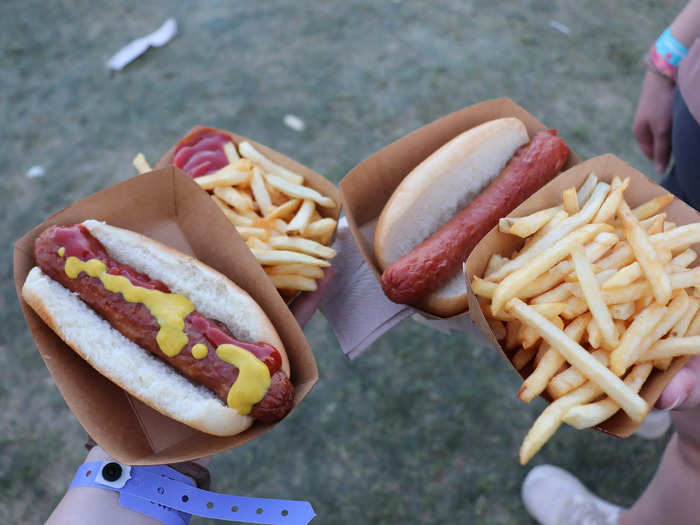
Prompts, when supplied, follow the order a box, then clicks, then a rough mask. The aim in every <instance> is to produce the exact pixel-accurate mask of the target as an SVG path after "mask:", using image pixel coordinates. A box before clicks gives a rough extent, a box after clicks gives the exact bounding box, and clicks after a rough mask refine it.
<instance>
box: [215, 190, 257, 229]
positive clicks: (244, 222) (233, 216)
mask: <svg viewBox="0 0 700 525" xmlns="http://www.w3.org/2000/svg"><path fill="white" fill-rule="evenodd" d="M212 200H213V201H214V202H215V203H216V205H217V206H218V207H219V209H220V210H221V211H222V212H223V213H224V215H225V216H226V218H227V219H228V220H229V221H230V222H231V224H233V225H234V226H253V220H252V219H251V218H249V217H244V216H243V215H238V214H237V213H236V212H235V211H233V210H232V209H231V208H229V207H228V206H227V205H226V203H225V202H224V201H222V200H221V199H219V198H218V197H217V196H216V195H212Z"/></svg>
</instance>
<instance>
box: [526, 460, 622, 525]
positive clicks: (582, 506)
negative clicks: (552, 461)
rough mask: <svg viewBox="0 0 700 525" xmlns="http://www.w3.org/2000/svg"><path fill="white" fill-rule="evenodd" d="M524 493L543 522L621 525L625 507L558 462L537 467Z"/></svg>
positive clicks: (547, 524) (530, 509) (545, 524)
mask: <svg viewBox="0 0 700 525" xmlns="http://www.w3.org/2000/svg"><path fill="white" fill-rule="evenodd" d="M520 492H521V495H522V498H523V503H524V504H525V508H526V509H527V511H528V512H529V513H530V516H532V517H533V518H534V519H535V520H537V521H538V522H539V523H540V524H541V525H617V522H618V518H619V516H620V511H621V510H622V507H618V506H617V505H613V504H612V503H608V502H607V501H604V500H602V499H600V498H599V497H598V496H596V495H595V494H593V493H592V492H591V491H589V490H588V489H587V488H586V487H584V486H583V484H582V483H581V482H580V481H579V480H578V479H576V478H575V477H574V476H573V475H571V474H569V473H568V472H567V471H566V470H564V469H560V468H559V467H555V466H554V465H539V466H537V467H535V468H533V469H532V470H531V471H530V472H529V473H528V475H527V476H526V477H525V481H523V486H522V488H521V491H520Z"/></svg>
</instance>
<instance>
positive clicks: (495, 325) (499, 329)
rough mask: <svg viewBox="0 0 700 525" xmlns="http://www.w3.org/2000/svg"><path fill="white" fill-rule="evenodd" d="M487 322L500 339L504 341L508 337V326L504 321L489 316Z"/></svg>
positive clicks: (495, 335)
mask: <svg viewBox="0 0 700 525" xmlns="http://www.w3.org/2000/svg"><path fill="white" fill-rule="evenodd" d="M486 322H487V323H488V324H489V328H491V331H492V332H493V335H494V337H496V339H497V340H498V341H503V340H504V339H505V338H506V327H505V325H504V324H503V321H500V320H498V319H494V318H492V317H489V318H488V319H487V320H486Z"/></svg>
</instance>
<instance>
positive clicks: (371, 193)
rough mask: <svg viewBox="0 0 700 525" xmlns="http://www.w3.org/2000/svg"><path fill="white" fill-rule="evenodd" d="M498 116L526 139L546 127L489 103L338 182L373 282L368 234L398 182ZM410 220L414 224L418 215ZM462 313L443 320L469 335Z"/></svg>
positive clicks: (506, 104)
mask: <svg viewBox="0 0 700 525" xmlns="http://www.w3.org/2000/svg"><path fill="white" fill-rule="evenodd" d="M502 117H517V118H519V119H520V120H521V121H522V122H523V123H524V124H525V127H526V128H527V132H528V135H529V136H530V137H532V136H533V135H534V134H535V133H537V132H539V131H544V130H546V129H548V128H547V126H545V125H544V124H542V123H541V122H540V121H539V120H537V119H536V118H535V117H534V116H532V115H531V114H530V113H528V112H527V111H526V110H525V109H523V108H521V107H520V106H518V105H517V104H515V103H514V102H513V101H512V100H510V99H507V98H499V99H494V100H489V101H486V102H481V103H479V104H475V105H473V106H469V107H467V108H464V109H461V110H459V111H456V112H455V113H452V114H450V115H447V116H446V117H442V118H441V119H439V120H436V121H434V122H432V123H430V124H428V125H426V126H423V127H422V128H420V129H418V130H416V131H414V132H413V133H410V134H408V135H406V136H404V137H402V138H400V139H399V140H397V141H396V142H394V143H392V144H390V145H389V146H387V147H385V148H384V149H382V150H380V151H378V152H377V153H375V154H374V155H372V156H371V157H369V158H367V159H366V160H364V161H363V162H362V163H361V164H359V165H357V166H355V168H353V169H352V171H350V173H348V174H347V175H346V176H345V177H344V178H343V180H342V181H341V182H340V194H341V197H342V200H343V206H344V207H345V214H346V216H347V219H348V224H349V226H350V230H351V231H352V234H353V236H354V238H355V242H356V243H357V245H358V246H359V248H360V251H361V252H362V256H363V257H364V260H365V261H366V262H367V264H368V265H369V267H370V268H371V269H372V272H373V273H374V275H375V276H376V277H377V280H380V279H381V274H382V272H381V270H380V268H379V265H378V264H377V260H376V258H375V254H374V248H373V238H374V230H375V227H376V224H377V220H378V219H379V215H380V214H381V212H382V209H384V205H385V204H386V202H387V201H388V200H389V197H391V194H392V193H393V192H394V190H395V189H396V187H397V186H398V185H399V183H400V182H401V181H402V180H403V178H404V177H405V176H406V175H408V174H409V173H410V172H411V170H413V168H415V167H416V166H418V164H420V163H421V162H422V161H423V160H425V159H426V158H427V157H428V156H429V155H430V154H432V153H433V152H434V151H435V150H437V149H438V148H440V147H441V146H442V145H443V144H445V143H446V142H448V141H450V140H451V139H453V138H454V137H456V136H457V135H459V134H461V133H463V132H465V131H467V130H469V129H471V128H473V127H475V126H478V125H479V124H483V123H484V122H487V121H489V120H493V119H497V118H502ZM578 162H580V159H579V157H578V156H577V155H576V154H575V153H574V152H573V151H572V152H571V153H570V155H569V159H568V161H567V163H566V165H565V166H564V169H568V168H570V167H571V166H574V165H575V164H577V163H578ZM416 220H420V217H417V218H416ZM413 310H414V311H415V312H418V313H420V314H421V315H423V316H424V317H426V318H428V319H443V318H440V317H437V316H435V315H433V314H431V313H429V312H426V311H424V310H421V309H420V308H417V307H414V308H413ZM467 314H468V312H467V311H466V310H465V311H464V312H462V313H459V314H456V315H454V316H452V317H450V318H449V319H452V320H455V321H463V325H464V326H463V331H469V329H470V325H471V323H470V322H469V320H468V315H467ZM453 326H454V325H453Z"/></svg>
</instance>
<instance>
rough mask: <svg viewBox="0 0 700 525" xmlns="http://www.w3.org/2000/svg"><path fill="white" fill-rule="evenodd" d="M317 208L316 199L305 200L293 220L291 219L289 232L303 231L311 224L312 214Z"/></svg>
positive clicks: (288, 227)
mask: <svg viewBox="0 0 700 525" xmlns="http://www.w3.org/2000/svg"><path fill="white" fill-rule="evenodd" d="M315 208H316V204H315V203H314V201H311V200H305V201H304V202H303V203H302V204H301V206H300V207H299V211H297V214H296V215H295V216H294V218H293V219H292V220H291V221H289V225H288V226H287V232H303V231H304V230H305V229H306V227H307V225H308V224H309V220H310V219H311V214H312V213H313V211H314V209H315Z"/></svg>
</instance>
